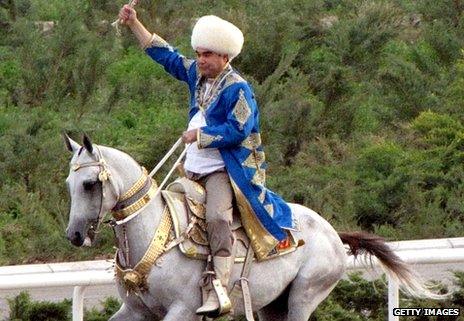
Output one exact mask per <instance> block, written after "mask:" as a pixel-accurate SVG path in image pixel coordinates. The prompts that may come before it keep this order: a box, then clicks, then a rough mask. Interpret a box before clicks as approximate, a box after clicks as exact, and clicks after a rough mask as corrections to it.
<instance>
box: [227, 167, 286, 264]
mask: <svg viewBox="0 0 464 321" xmlns="http://www.w3.org/2000/svg"><path fill="white" fill-rule="evenodd" d="M229 177H230V176H229ZM230 182H231V184H232V188H233V190H234V194H235V199H236V200H237V206H238V208H239V210H240V217H241V220H242V224H243V227H244V228H245V232H246V234H247V235H248V237H249V238H250V243H251V246H252V247H253V250H254V251H255V254H256V258H257V259H258V260H263V259H266V258H267V257H268V255H269V253H270V252H271V251H272V250H273V249H274V248H275V247H276V245H277V244H278V243H279V241H278V240H277V239H276V238H274V237H273V236H272V235H271V234H270V233H269V232H268V231H266V229H265V228H264V226H263V225H262V223H261V222H260V221H259V220H258V218H257V217H256V214H255V213H254V211H253V208H252V207H251V205H250V203H249V202H248V200H247V198H246V197H245V195H243V193H242V191H241V190H240V188H239V187H238V186H237V184H235V182H234V180H233V179H232V177H230Z"/></svg>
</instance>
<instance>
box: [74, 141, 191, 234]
mask: <svg viewBox="0 0 464 321" xmlns="http://www.w3.org/2000/svg"><path fill="white" fill-rule="evenodd" d="M181 143H182V140H181V138H179V139H178V140H177V142H176V143H175V144H174V145H173V146H172V148H171V149H170V150H169V152H168V153H167V154H166V155H165V156H164V157H163V159H162V160H161V161H160V162H159V163H158V165H157V166H156V167H155V168H154V169H153V170H152V171H151V172H150V174H149V175H147V171H146V169H145V168H144V167H141V169H142V175H141V176H140V178H139V179H138V180H137V182H135V184H134V185H132V187H131V188H129V190H127V191H126V192H124V193H123V194H122V195H118V201H117V203H116V204H115V205H114V206H113V208H112V209H111V210H110V212H111V213H112V215H113V218H114V219H113V220H111V221H110V223H111V225H112V226H116V225H122V224H125V223H127V222H129V221H130V220H131V219H133V218H134V217H135V216H137V215H138V214H139V213H140V212H141V211H142V209H144V208H145V206H147V205H148V204H149V203H150V201H151V200H153V199H154V198H155V197H156V196H157V195H158V194H159V192H160V191H161V189H162V188H163V187H164V185H165V184H166V183H167V181H168V179H169V177H170V176H171V175H172V173H173V171H174V169H175V168H177V166H178V165H179V163H180V161H181V160H182V158H183V157H184V155H185V153H186V151H187V148H188V145H187V146H186V147H185V148H184V150H183V152H182V153H181V154H180V156H179V157H178V159H177V160H176V162H175V163H174V165H173V166H172V168H171V169H170V171H169V172H168V174H167V175H166V177H165V178H164V180H163V182H162V183H161V184H160V186H159V187H158V186H157V184H156V182H155V181H154V180H153V179H152V177H153V175H154V174H155V173H156V172H157V171H158V170H159V169H160V168H161V166H162V165H163V164H164V163H165V162H166V161H167V159H168V158H169V157H170V156H171V155H172V154H173V153H174V151H175V150H176V149H177V148H178V147H179V146H180V144H181ZM82 148H84V147H81V151H82ZM93 148H94V150H95V151H96V153H95V155H96V158H97V159H96V161H93V162H87V163H78V162H76V163H74V164H71V169H72V170H73V171H74V172H77V171H78V170H79V169H81V168H85V167H94V166H98V167H99V168H100V171H99V173H98V180H99V181H100V182H101V185H102V193H101V200H100V210H99V213H98V217H97V219H95V220H93V221H91V222H90V227H89V233H91V234H89V237H91V235H95V234H98V231H99V227H100V225H101V223H102V222H103V220H104V218H105V212H104V211H103V201H104V199H105V196H106V186H107V185H108V184H109V186H110V187H112V188H113V190H114V191H115V194H118V192H117V190H116V188H115V186H114V184H113V182H112V174H111V171H110V169H109V167H108V164H107V163H106V161H105V159H104V158H103V155H102V152H101V150H100V148H99V147H98V145H95V144H94V145H93ZM91 240H92V239H91ZM92 241H93V240H92Z"/></svg>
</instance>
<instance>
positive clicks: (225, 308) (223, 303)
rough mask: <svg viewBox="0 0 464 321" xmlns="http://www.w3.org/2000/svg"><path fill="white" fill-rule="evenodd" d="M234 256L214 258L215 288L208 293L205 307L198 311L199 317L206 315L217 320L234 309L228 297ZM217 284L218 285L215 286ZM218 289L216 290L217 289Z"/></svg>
mask: <svg viewBox="0 0 464 321" xmlns="http://www.w3.org/2000/svg"><path fill="white" fill-rule="evenodd" d="M232 259H233V257H232V256H227V257H223V256H214V257H213V266H214V273H215V274H216V280H213V288H212V289H211V290H209V291H208V294H207V297H206V300H205V302H204V303H203V305H202V306H201V307H200V308H199V309H198V310H197V311H196V314H198V315H206V316H207V317H210V318H216V317H218V316H220V315H223V314H226V313H228V312H229V311H230V309H231V308H232V305H231V303H230V299H229V297H228V295H227V287H228V285H229V279H230V273H231V269H232V263H233V262H232ZM218 281H219V282H218ZM215 282H216V284H214V283H215ZM215 288H216V289H215Z"/></svg>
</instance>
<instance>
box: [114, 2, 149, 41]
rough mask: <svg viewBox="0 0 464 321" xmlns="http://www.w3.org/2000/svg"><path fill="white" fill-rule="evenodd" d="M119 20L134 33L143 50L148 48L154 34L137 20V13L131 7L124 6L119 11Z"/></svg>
mask: <svg viewBox="0 0 464 321" xmlns="http://www.w3.org/2000/svg"><path fill="white" fill-rule="evenodd" d="M119 19H120V21H121V22H122V24H125V25H127V26H128V27H129V28H130V29H131V30H132V33H133V34H134V35H135V36H136V37H137V40H138V41H139V43H140V46H141V47H142V48H146V47H147V45H148V44H149V42H150V40H151V38H152V34H151V33H150V32H149V31H148V30H147V28H145V26H144V25H143V24H142V23H141V22H140V21H139V19H137V12H136V11H135V10H134V8H132V7H130V6H129V5H127V4H126V5H124V7H122V9H121V10H120V11H119Z"/></svg>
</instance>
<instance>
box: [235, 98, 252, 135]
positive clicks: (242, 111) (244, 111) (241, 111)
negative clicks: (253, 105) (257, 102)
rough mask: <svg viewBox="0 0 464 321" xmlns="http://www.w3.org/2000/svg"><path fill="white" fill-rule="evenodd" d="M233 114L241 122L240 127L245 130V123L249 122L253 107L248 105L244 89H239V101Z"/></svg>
mask: <svg viewBox="0 0 464 321" xmlns="http://www.w3.org/2000/svg"><path fill="white" fill-rule="evenodd" d="M232 114H233V115H234V116H235V118H236V119H237V121H238V123H239V129H240V130H243V125H245V123H246V122H247V120H248V118H250V116H251V109H250V107H249V106H248V102H247V101H246V98H245V93H244V92H243V90H242V89H240V91H239V97H238V101H237V103H236V104H235V107H234V110H233V111H232Z"/></svg>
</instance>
